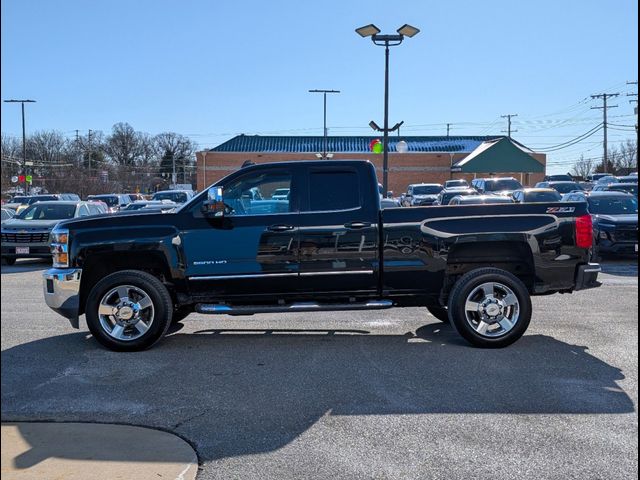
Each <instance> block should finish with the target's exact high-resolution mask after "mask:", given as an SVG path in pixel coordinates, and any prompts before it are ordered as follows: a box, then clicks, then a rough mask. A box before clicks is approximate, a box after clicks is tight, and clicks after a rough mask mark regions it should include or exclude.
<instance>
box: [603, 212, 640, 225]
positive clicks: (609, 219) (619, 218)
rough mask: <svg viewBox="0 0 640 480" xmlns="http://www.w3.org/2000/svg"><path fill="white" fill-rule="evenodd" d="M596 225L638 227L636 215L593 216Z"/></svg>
mask: <svg viewBox="0 0 640 480" xmlns="http://www.w3.org/2000/svg"><path fill="white" fill-rule="evenodd" d="M593 219H594V220H595V221H596V222H597V223H612V224H614V225H638V216H637V215H629V214H622V215H597V214H596V215H593Z"/></svg>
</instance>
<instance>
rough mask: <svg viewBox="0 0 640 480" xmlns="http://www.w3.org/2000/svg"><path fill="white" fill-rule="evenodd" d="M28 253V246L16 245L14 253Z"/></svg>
mask: <svg viewBox="0 0 640 480" xmlns="http://www.w3.org/2000/svg"><path fill="white" fill-rule="evenodd" d="M18 254H20V255H28V254H29V247H16V255H18Z"/></svg>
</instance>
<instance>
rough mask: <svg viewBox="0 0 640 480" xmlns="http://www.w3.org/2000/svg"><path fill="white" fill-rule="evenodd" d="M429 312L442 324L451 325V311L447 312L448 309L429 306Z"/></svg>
mask: <svg viewBox="0 0 640 480" xmlns="http://www.w3.org/2000/svg"><path fill="white" fill-rule="evenodd" d="M427 310H429V313H430V314H431V315H433V316H434V317H436V318H437V319H438V320H440V321H441V322H445V323H449V310H447V307H441V306H440V305H427Z"/></svg>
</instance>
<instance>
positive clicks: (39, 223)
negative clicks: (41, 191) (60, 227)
mask: <svg viewBox="0 0 640 480" xmlns="http://www.w3.org/2000/svg"><path fill="white" fill-rule="evenodd" d="M61 221H65V220H21V219H19V218H10V219H9V220H7V221H6V222H4V223H3V224H2V230H3V231H13V230H17V231H23V230H26V231H27V232H31V231H38V232H41V231H43V230H51V229H53V227H55V226H56V225H57V224H58V223H60V222H61Z"/></svg>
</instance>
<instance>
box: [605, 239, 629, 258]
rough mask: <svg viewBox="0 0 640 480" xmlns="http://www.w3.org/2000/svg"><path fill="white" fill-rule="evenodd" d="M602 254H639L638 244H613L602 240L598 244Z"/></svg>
mask: <svg viewBox="0 0 640 480" xmlns="http://www.w3.org/2000/svg"><path fill="white" fill-rule="evenodd" d="M598 251H599V252H600V253H614V254H618V255H623V254H625V255H626V254H633V253H638V242H637V241H636V242H612V241H610V240H600V242H599V243H598Z"/></svg>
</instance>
